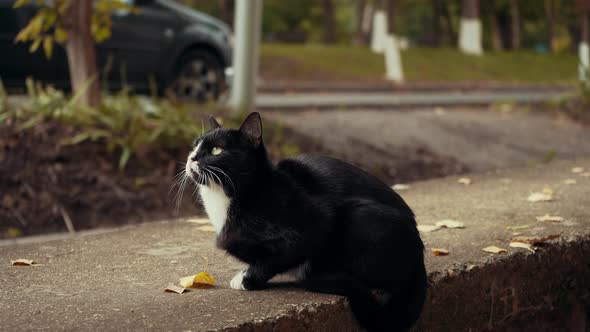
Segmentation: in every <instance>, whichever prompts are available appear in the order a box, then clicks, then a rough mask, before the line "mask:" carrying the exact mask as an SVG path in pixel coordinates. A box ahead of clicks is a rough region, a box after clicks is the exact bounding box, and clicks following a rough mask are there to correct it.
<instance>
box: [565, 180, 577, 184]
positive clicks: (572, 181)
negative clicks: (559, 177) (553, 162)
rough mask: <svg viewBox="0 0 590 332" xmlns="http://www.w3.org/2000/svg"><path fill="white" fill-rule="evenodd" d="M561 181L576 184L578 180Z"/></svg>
mask: <svg viewBox="0 0 590 332" xmlns="http://www.w3.org/2000/svg"><path fill="white" fill-rule="evenodd" d="M563 183H565V184H576V183H578V181H576V180H575V179H566V180H564V181H563Z"/></svg>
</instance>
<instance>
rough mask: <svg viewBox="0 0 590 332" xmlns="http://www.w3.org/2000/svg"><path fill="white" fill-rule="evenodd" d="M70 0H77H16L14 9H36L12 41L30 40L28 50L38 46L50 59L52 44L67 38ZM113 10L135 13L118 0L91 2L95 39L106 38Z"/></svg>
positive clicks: (109, 29) (61, 42)
mask: <svg viewBox="0 0 590 332" xmlns="http://www.w3.org/2000/svg"><path fill="white" fill-rule="evenodd" d="M71 1H77V0H54V1H53V4H48V1H45V0H17V1H16V2H15V3H14V5H13V7H14V8H15V9H18V8H21V7H24V6H26V5H35V6H37V7H39V10H38V11H37V13H36V14H35V15H34V16H33V18H31V20H30V21H29V23H28V24H27V25H26V26H25V27H24V28H23V29H22V30H21V31H20V32H19V33H18V35H17V36H16V38H15V42H31V46H30V48H29V51H30V52H31V53H32V52H35V51H37V50H38V49H39V47H40V46H41V45H42V46H43V51H44V52H45V56H46V57H47V58H51V55H52V54H53V45H54V43H59V44H63V43H65V42H66V41H67V39H68V35H69V33H70V30H69V27H68V19H67V18H68V16H69V15H71V13H70V12H69V11H70V3H71ZM116 11H129V12H134V13H135V12H137V9H135V8H134V7H132V6H129V5H128V4H126V3H124V2H123V1H120V0H98V1H94V12H93V15H92V22H91V23H90V24H91V31H92V35H93V37H94V39H95V40H96V41H97V42H99V43H100V42H102V41H104V40H106V39H108V38H110V36H111V29H112V24H113V22H112V19H111V15H112V14H113V13H114V12H116Z"/></svg>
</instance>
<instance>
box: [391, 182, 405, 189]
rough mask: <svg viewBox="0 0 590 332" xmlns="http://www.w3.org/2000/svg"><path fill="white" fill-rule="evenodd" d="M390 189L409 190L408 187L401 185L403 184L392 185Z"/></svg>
mask: <svg viewBox="0 0 590 332" xmlns="http://www.w3.org/2000/svg"><path fill="white" fill-rule="evenodd" d="M391 189H393V190H408V189H410V185H407V184H403V183H397V184H394V185H393V186H392V187H391Z"/></svg>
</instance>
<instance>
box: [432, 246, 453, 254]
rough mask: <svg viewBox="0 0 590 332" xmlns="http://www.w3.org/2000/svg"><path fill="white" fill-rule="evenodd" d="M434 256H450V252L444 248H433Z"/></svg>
mask: <svg viewBox="0 0 590 332" xmlns="http://www.w3.org/2000/svg"><path fill="white" fill-rule="evenodd" d="M432 254H433V255H434V256H446V255H448V254H449V251H448V250H447V249H443V248H433V249H432Z"/></svg>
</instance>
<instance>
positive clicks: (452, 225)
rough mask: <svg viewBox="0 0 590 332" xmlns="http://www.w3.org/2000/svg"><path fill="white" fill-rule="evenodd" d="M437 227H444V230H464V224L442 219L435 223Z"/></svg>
mask: <svg viewBox="0 0 590 332" xmlns="http://www.w3.org/2000/svg"><path fill="white" fill-rule="evenodd" d="M436 226H438V227H446V228H465V224H463V223H462V222H460V221H456V220H452V219H444V220H441V221H439V222H437V223H436Z"/></svg>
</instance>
